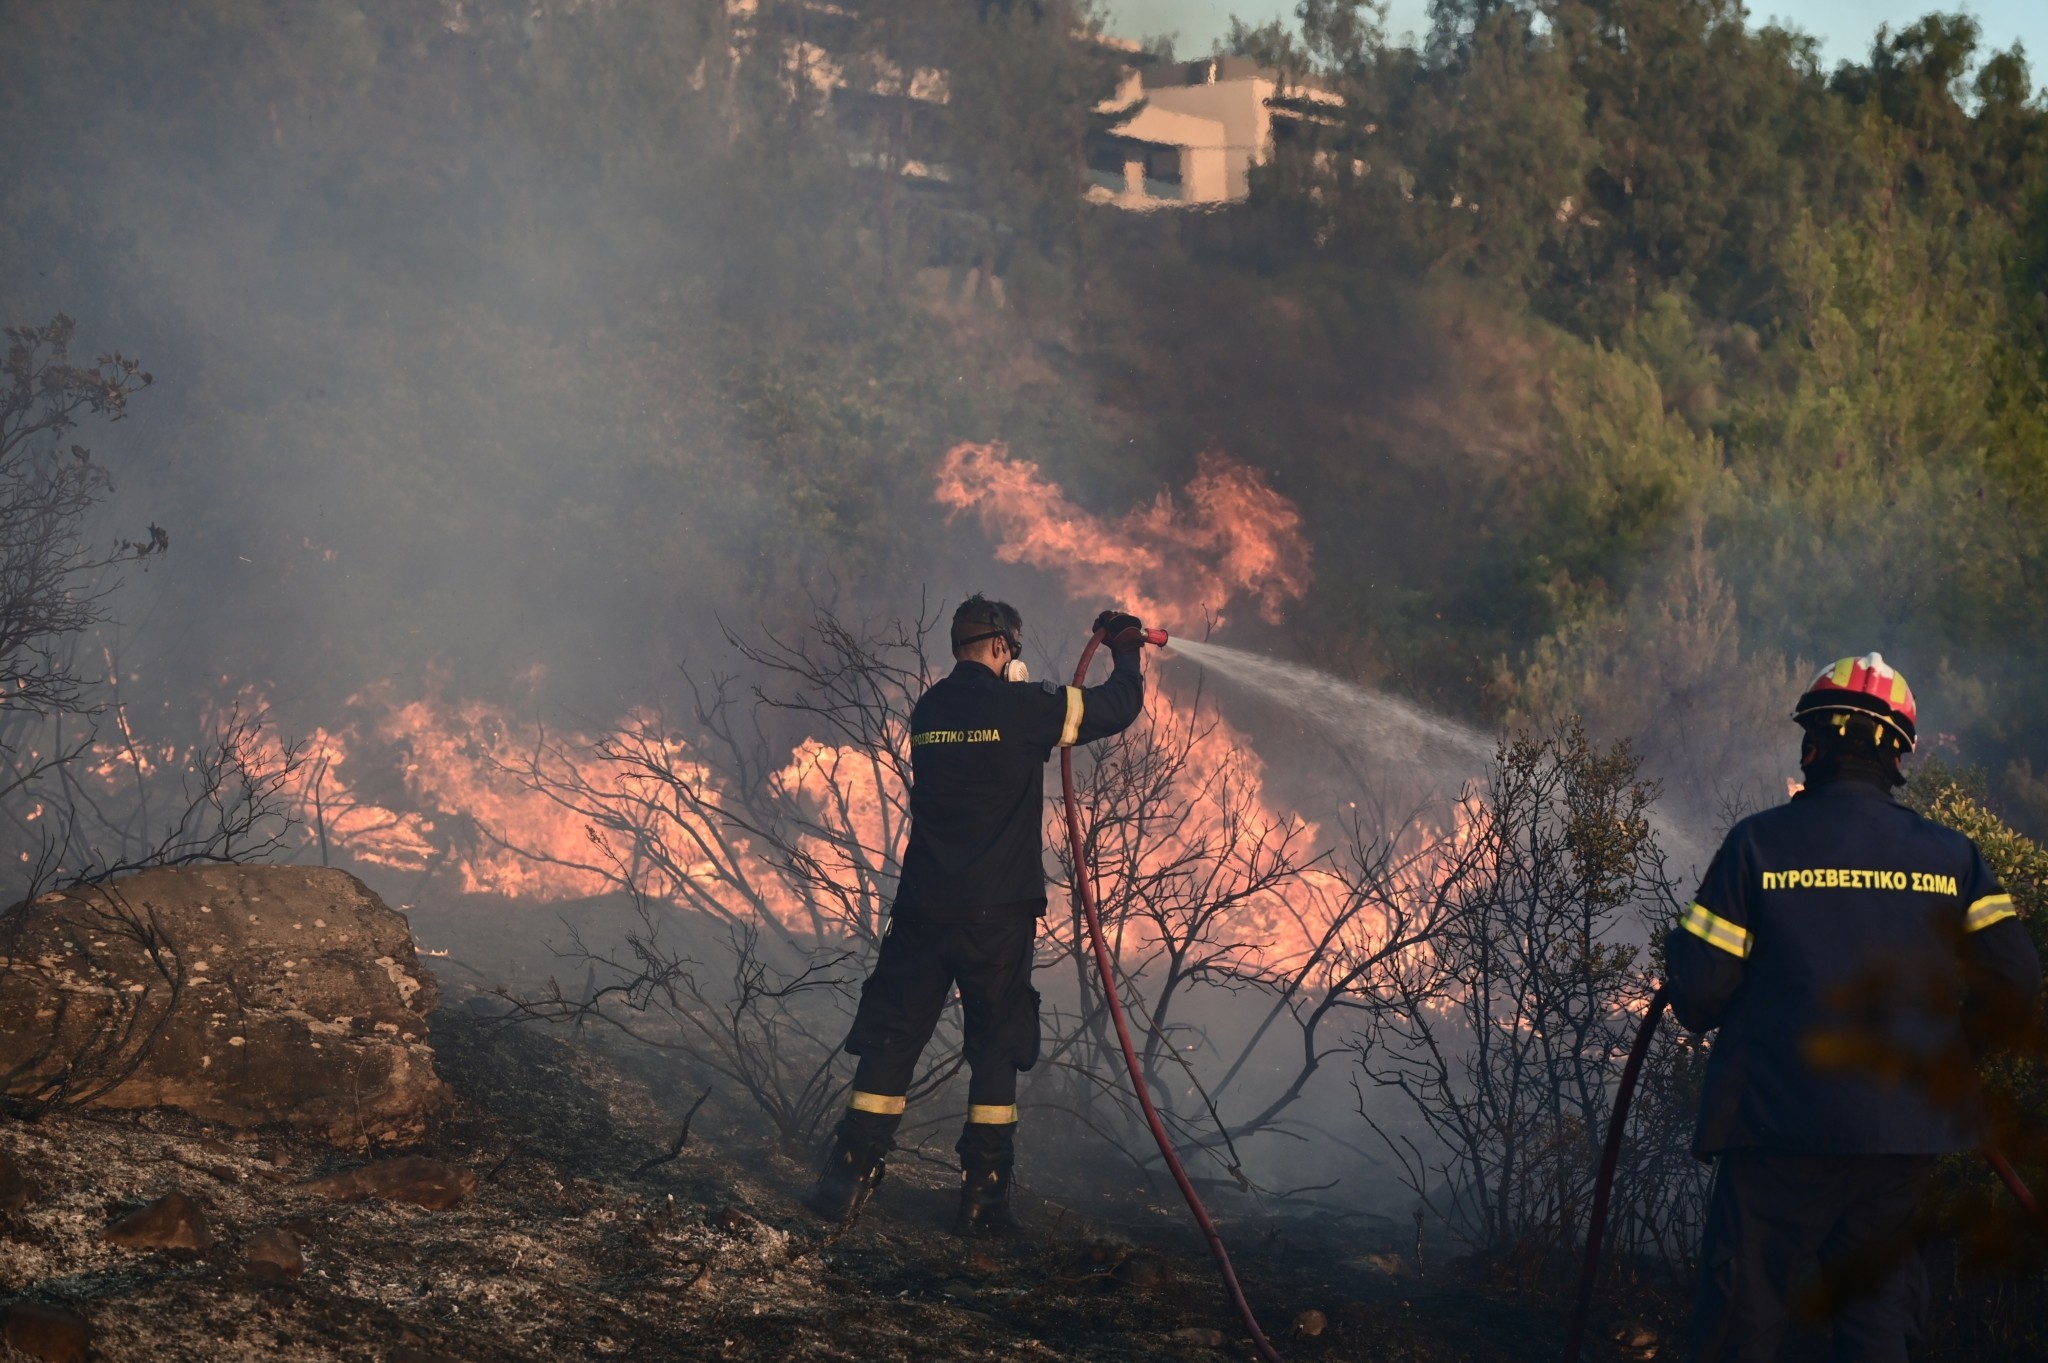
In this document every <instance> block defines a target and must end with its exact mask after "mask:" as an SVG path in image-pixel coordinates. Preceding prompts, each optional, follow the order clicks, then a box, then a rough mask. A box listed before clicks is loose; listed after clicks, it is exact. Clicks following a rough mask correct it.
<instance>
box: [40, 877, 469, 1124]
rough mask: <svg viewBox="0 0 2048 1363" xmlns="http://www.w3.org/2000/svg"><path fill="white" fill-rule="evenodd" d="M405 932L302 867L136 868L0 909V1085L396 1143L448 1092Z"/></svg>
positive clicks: (382, 910)
mask: <svg viewBox="0 0 2048 1363" xmlns="http://www.w3.org/2000/svg"><path fill="white" fill-rule="evenodd" d="M434 999H435V988H434V980H433V977H432V976H431V975H428V974H426V973H425V972H423V971H422V970H421V969H420V967H419V960H418V956H417V954H416V952H415V950H414V948H413V941H412V931H411V929H410V928H409V927H408V926H407V924H406V921H405V919H404V918H402V917H401V916H400V915H398V914H397V913H394V912H393V911H392V910H391V909H389V908H387V907H386V906H385V905H384V903H383V902H382V901H381V900H379V899H378V898H377V896H376V895H375V894H373V893H371V892H370V890H369V888H368V887H367V886H365V885H364V884H363V883H362V882H361V881H360V880H357V879H356V878H355V877H354V876H351V875H349V874H347V873H346V872H342V871H335V870H328V869H323V868H317V867H301V866H220V867H203V868H186V869H176V870H156V871H144V872H142V873H140V874H138V875H134V876H130V877H129V878H127V879H126V880H122V881H118V882H115V883H114V884H112V885H108V886H96V887H88V888H82V889H77V890H69V891H64V892H61V893H53V894H46V895H42V896H40V897H39V898H37V899H36V900H35V901H34V902H33V903H28V904H20V905H16V906H15V907H14V908H12V909H10V910H8V911H7V913H6V914H5V915H4V916H0V1086H4V1088H5V1090H6V1091H7V1092H8V1093H10V1094H12V1095H14V1096H16V1097H18V1098H28V1099H42V1100H46V1101H47V1100H49V1099H52V1098H55V1099H59V1100H61V1101H66V1102H81V1101H82V1102H87V1103H90V1104H91V1105H94V1106H99V1107H119V1108H140V1107H176V1108H182V1109H184V1110H185V1111H187V1112H190V1113H192V1114H193V1115H195V1116H198V1117H203V1118H206V1119H207V1120H210V1121H217V1122H224V1123H227V1124H229V1125H231V1126H239V1127H249V1126H258V1125H262V1124H265V1123H269V1122H284V1123H288V1124H290V1125H292V1126H294V1127H297V1128H299V1129H301V1130H304V1131H308V1132H311V1133H315V1134H317V1135H319V1136H322V1137H324V1138H325V1139H327V1140H330V1141H333V1142H334V1143H335V1144H338V1145H344V1146H361V1145H363V1144H365V1143H367V1142H369V1141H375V1142H377V1143H379V1144H382V1145H392V1144H401V1145H402V1144H405V1143H408V1142H411V1141H414V1140H417V1139H418V1138H419V1137H420V1136H421V1135H423V1134H424V1132H425V1128H426V1124H427V1122H428V1121H429V1120H430V1119H431V1118H432V1117H433V1115H434V1114H435V1113H436V1112H437V1111H438V1110H439V1109H440V1108H441V1107H442V1106H444V1105H445V1103H446V1102H447V1099H448V1090H447V1086H446V1085H445V1084H443V1083H442V1082H441V1079H440V1076H439V1075H437V1074H435V1072H434V1053H433V1051H432V1050H431V1049H429V1047H428V1045H427V1014H428V1013H429V1012H431V1011H432V1010H433V1006H434Z"/></svg>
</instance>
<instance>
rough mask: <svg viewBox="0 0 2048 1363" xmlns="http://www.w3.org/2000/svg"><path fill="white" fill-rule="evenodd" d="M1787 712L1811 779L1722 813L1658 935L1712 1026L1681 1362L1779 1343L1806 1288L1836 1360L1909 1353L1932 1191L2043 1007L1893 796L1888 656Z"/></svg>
mask: <svg viewBox="0 0 2048 1363" xmlns="http://www.w3.org/2000/svg"><path fill="white" fill-rule="evenodd" d="M1792 718H1793V719H1795V720H1796V721H1798V723H1799V725H1800V728H1801V729H1802V730H1803V732H1804V737H1803V740H1802V743H1801V748H1800V759H1799V760H1800V766H1801V768H1802V769H1803V770H1804V772H1805V774H1806V785H1805V788H1804V789H1803V790H1801V791H1800V792H1799V793H1798V794H1797V795H1795V796H1794V797H1793V798H1792V799H1791V801H1790V802H1788V803H1786V804H1784V805H1781V806H1779V807H1778V808H1776V809H1770V810H1766V811H1764V812H1762V813H1760V814H1756V815H1752V816H1751V817H1749V818H1747V819H1744V820H1743V821H1742V822H1741V823H1738V824H1737V825H1735V827H1734V828H1733V829H1732V830H1730V832H1729V834H1728V837H1727V839H1726V841H1724V842H1723V843H1722V844H1721V849H1720V851H1719V852H1718V853H1717V854H1716V855H1715V857H1714V860H1713V863H1712V864H1711V865H1710V866H1709V868H1708V870H1707V875H1706V879H1705V880H1704V881H1703V882H1702V883H1701V885H1700V890H1699V895H1698V897H1697V900H1696V901H1695V902H1694V903H1693V905H1692V906H1691V908H1690V909H1688V910H1687V912H1686V914H1685V916H1684V918H1683V919H1682V920H1681V922H1680V925H1679V926H1678V927H1677V928H1676V929H1674V930H1673V931H1672V933H1671V935H1670V937H1669V939H1668V941H1667V943H1666V954H1667V965H1668V976H1669V978H1668V983H1669V986H1670V989H1671V998H1672V1006H1673V1009H1674V1010H1675V1011H1676V1013H1677V1014H1678V1019H1679V1021H1680V1022H1681V1023H1683V1024H1684V1025H1685V1026H1687V1027H1689V1028H1692V1029H1693V1030H1695V1031H1708V1030H1712V1029H1716V1028H1718V1029H1719V1034H1718V1035H1717V1036H1716V1037H1715V1039H1714V1043H1713V1048H1712V1052H1711V1054H1710V1056H1709V1059H1708V1062H1707V1075H1706V1083H1705V1089H1704V1092H1703V1094H1702V1097H1701V1101H1700V1113H1699V1121H1698V1125H1697V1128H1696V1130H1695V1133H1694V1139H1693V1151H1694V1153H1695V1154H1696V1155H1698V1156H1700V1157H1701V1158H1703V1159H1706V1158H1711V1159H1714V1160H1715V1161H1716V1162H1717V1165H1716V1169H1715V1174H1714V1189H1713V1193H1712V1196H1711V1198H1710V1199H1709V1205H1708V1211H1707V1221H1706V1228H1705V1243H1704V1245H1703V1246H1702V1249H1701V1254H1700V1283H1699V1290H1698V1295H1697V1298H1696V1301H1695V1305H1694V1314H1693V1324H1692V1331H1691V1337H1690V1340H1689V1345H1688V1351H1687V1356H1688V1357H1689V1358H1691V1359H1693V1360H1698V1363H1719V1360H1738V1359H1739V1360H1765V1359H1769V1358H1772V1357H1773V1356H1775V1354H1776V1352H1777V1348H1778V1345H1779V1342H1780V1341H1781V1340H1782V1339H1783V1337H1784V1335H1785V1333H1786V1331H1787V1329H1788V1327H1789V1326H1790V1324H1791V1322H1792V1318H1793V1310H1794V1307H1793V1303H1794V1302H1795V1301H1807V1302H1821V1303H1824V1306H1823V1308H1822V1309H1823V1310H1824V1313H1825V1316H1826V1320H1827V1324H1828V1325H1829V1327H1830V1329H1831V1330H1832V1333H1833V1336H1834V1356H1835V1358H1836V1359H1837V1360H1840V1361H1841V1363H1852V1361H1853V1363H1876V1361H1878V1360H1883V1361H1884V1363H1895V1361H1902V1360H1904V1359H1905V1358H1906V1344H1907V1341H1908V1340H1909V1339H1911V1338H1913V1337H1914V1336H1916V1335H1917V1334H1918V1332H1919V1325H1920V1319H1921V1315H1922V1313H1923V1310H1924V1301H1925V1297H1926V1275H1925V1272H1924V1270H1923V1269H1922V1268H1921V1265H1920V1260H1919V1255H1918V1250H1917V1247H1916V1244H1915V1240H1914V1235H1915V1225H1916V1221H1917V1219H1918V1213H1919V1209H1920V1203H1921V1196H1922V1188H1923V1186H1924V1184H1925V1181H1926V1178H1927V1175H1928V1173H1929V1170H1930V1168H1931V1166H1932V1164H1933V1162H1934V1160H1935V1159H1936V1157H1938V1156H1940V1155H1943V1154H1946V1153H1948V1152H1951V1151H1956V1150H1963V1149H1968V1148H1970V1147H1971V1146H1973V1145H1974V1144H1976V1143H1977V1141H1978V1139H1979V1136H1980V1133H1979V1131H1978V1124H1979V1120H1980V1116H1979V1113H1978V1110H1977V1100H1976V1094H1975V1088H1974V1075H1975V1069H1976V1066H1975V1054H1976V1052H1977V1051H1978V1050H1979V1049H1981V1048H1982V1047H1983V1046H1985V1045H1987V1044H1990V1043H1991V1042H1993V1041H1994V1040H1995V1039H1996V1038H1997V1037H1998V1036H2001V1035H2009V1034H2010V1032H2011V1030H2012V1029H2014V1028H2016V1027H2017V1026H2018V1025H2019V1024H2020V1023H2022V1022H2023V1021H2024V1020H2025V1019H2026V1018H2027V1017H2029V1016H2030V1015H2031V1014H2032V1012H2033V1011H2034V1010H2035V1009H2036V1008H2037V1007H2038V1005H2039V1002H2040V996H2041V963H2040V960H2039V958H2038V957H2037V956H2036V954H2035V951H2034V947H2033V943H2032V942H2031V941H2030V940H2029V938H2028V936H2027V934H2026V932H2025V930H2024V929H2023V928H2022V927H2021V925H2020V922H2019V920H2018V918H2017V916H2016V911H2015V908H2014V905H2013V900H2012V896H2011V895H2009V894H2007V893H2005V891H2004V890H2003V889H2002V888H2000V886H1999V884H1998V882H1997V881H1996V879H1994V878H1993V876H1992V874H1991V871H1990V869H1989V868H1988V867H1986V865H1985V864H1984V858H1983V856H1982V855H1981V854H1979V852H1978V850H1977V848H1976V845H1975V844H1973V843H1972V842H1971V841H1970V840H1969V839H1968V838H1966V837H1964V836H1963V835H1962V834H1961V833H1958V832H1955V831H1954V830H1952V829H1948V828H1944V827H1941V826H1940V825H1938V824H1935V823H1933V822H1930V821H1929V820H1927V819H1924V818H1922V817H1920V816H1919V815H1918V814H1916V813H1914V812H1913V811H1912V810H1910V809H1907V808H1905V807H1904V806H1902V805H1900V804H1899V803H1897V802H1896V801H1895V800H1894V799H1893V798H1892V791H1893V790H1894V789H1895V788H1896V787H1897V786H1899V785H1902V784H1903V783H1904V780H1905V778H1904V776H1903V775H1902V774H1901V773H1900V761H1901V759H1903V758H1904V757H1905V755H1906V754H1908V753H1910V752H1911V751H1912V750H1913V746H1914V743H1915V741H1916V735H1917V724H1918V713H1917V709H1916V707H1915V704H1914V701H1913V692H1912V689H1911V688H1910V687H1909V686H1907V685H1906V679H1905V678H1904V677H1902V676H1901V675H1899V673H1898V671H1897V670H1896V669H1895V668H1893V667H1892V666H1891V665H1890V664H1888V663H1886V662H1885V660H1884V659H1883V658H1882V657H1880V656H1879V655H1878V654H1876V653H1871V654H1867V655H1865V656H1863V657H1860V658H1843V659H1842V660H1840V661H1839V662H1836V663H1834V664H1833V665H1831V666H1830V667H1828V668H1827V669H1826V670H1825V671H1823V672H1822V673H1821V674H1820V675H1819V676H1818V677H1816V678H1815V679H1814V681H1813V684H1812V685H1811V686H1810V687H1808V688H1807V690H1806V692H1805V694H1803V695H1801V696H1800V698H1799V703H1798V705H1797V706H1796V707H1795V708H1794V710H1793V712H1792Z"/></svg>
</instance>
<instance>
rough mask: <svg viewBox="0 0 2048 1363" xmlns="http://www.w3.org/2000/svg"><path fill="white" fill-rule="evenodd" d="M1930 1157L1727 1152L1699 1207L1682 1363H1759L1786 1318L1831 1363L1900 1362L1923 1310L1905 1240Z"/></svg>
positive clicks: (1912, 1244)
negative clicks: (1696, 1274) (1810, 1327)
mask: <svg viewBox="0 0 2048 1363" xmlns="http://www.w3.org/2000/svg"><path fill="white" fill-rule="evenodd" d="M1933 1164H1934V1161H1933V1158H1932V1157H1930V1156H1923V1155H1790V1154H1780V1153H1778V1152H1775V1151H1769V1150H1731V1151H1728V1152H1727V1153H1725V1154H1723V1155H1722V1156H1721V1157H1720V1165H1719V1167H1718V1168H1717V1169H1716V1170H1715V1173H1714V1191H1713V1194H1712V1196H1711V1198H1710V1199H1709V1201H1708V1205H1707V1224H1706V1235H1705V1243H1704V1244H1703V1245H1702V1247H1701V1252H1700V1284H1699V1295H1698V1297H1697V1299H1696V1300H1695V1303H1694V1306H1693V1319H1692V1337H1691V1340H1690V1344H1689V1347H1688V1349H1687V1353H1686V1356H1687V1358H1688V1359H1690V1360H1693V1363H1738V1361H1739V1363H1767V1360H1769V1359H1772V1358H1774V1357H1776V1356H1777V1352H1778V1346H1779V1343H1780V1342H1781V1341H1782V1340H1783V1339H1784V1337H1785V1334H1786V1332H1787V1331H1788V1330H1789V1329H1790V1327H1791V1325H1792V1323H1793V1321H1794V1320H1795V1319H1797V1320H1803V1321H1807V1322H1811V1323H1821V1322H1825V1323H1826V1324H1827V1325H1829V1326H1830V1327H1831V1328H1832V1331H1833V1336H1834V1357H1835V1360H1836V1363H1905V1360H1906V1341H1907V1340H1908V1339H1912V1338H1916V1337H1918V1335H1919V1333H1920V1324H1921V1319H1922V1316H1923V1315H1924V1313H1925V1311H1926V1305H1927V1274H1926V1270H1925V1269H1924V1268H1923V1267H1922V1266H1921V1262H1920V1254H1919V1247H1918V1245H1917V1243H1916V1241H1915V1237H1914V1222H1915V1218H1916V1217H1917V1215H1918V1213H1919V1210H1920V1200H1921V1194H1922V1189H1923V1188H1924V1187H1925V1184H1926V1181H1927V1176H1928V1173H1929V1171H1930V1170H1931V1169H1932V1168H1933Z"/></svg>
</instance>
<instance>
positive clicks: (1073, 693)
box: [1060, 686, 1081, 748]
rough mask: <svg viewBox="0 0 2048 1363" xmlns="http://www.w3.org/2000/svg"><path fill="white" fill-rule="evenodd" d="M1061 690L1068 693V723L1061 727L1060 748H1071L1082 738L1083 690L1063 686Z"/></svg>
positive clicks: (1076, 687)
mask: <svg viewBox="0 0 2048 1363" xmlns="http://www.w3.org/2000/svg"><path fill="white" fill-rule="evenodd" d="M1060 689H1061V690H1063V691H1065V692H1066V693H1067V722H1066V723H1065V724H1063V725H1062V726H1060V746H1061V747H1062V748H1071V747H1073V746H1074V741H1075V740H1076V739H1078V738H1080V736H1081V688H1080V687H1078V686H1063V687H1061V688H1060Z"/></svg>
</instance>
